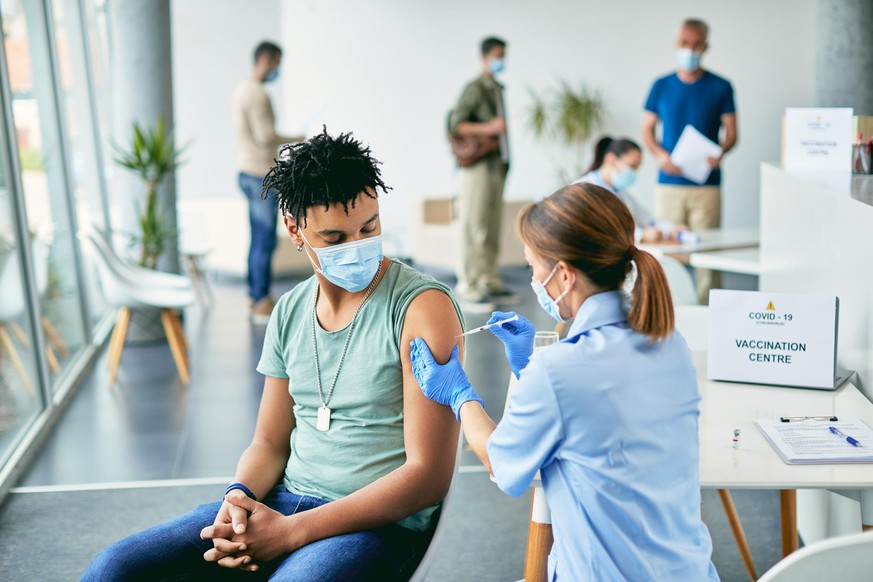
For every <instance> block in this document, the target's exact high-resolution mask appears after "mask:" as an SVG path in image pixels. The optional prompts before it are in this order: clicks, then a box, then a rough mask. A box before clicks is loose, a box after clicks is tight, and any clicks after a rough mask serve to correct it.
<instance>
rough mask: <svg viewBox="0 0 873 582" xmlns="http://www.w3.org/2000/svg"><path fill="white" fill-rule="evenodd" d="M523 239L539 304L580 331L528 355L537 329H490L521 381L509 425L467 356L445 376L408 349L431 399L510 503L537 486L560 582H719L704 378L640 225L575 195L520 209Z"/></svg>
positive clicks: (421, 348) (568, 192)
mask: <svg viewBox="0 0 873 582" xmlns="http://www.w3.org/2000/svg"><path fill="white" fill-rule="evenodd" d="M517 227H518V233H519V236H520V238H521V240H522V242H523V243H524V254H525V258H526V259H527V262H528V263H529V264H530V267H531V270H532V275H533V277H532V280H531V286H532V287H533V290H534V292H535V293H536V295H537V299H538V300H539V303H540V305H541V306H542V307H543V309H545V310H546V311H547V312H548V313H549V314H550V315H551V316H552V317H554V318H555V320H557V321H566V320H569V319H571V318H572V319H573V323H572V325H571V326H570V330H569V332H568V335H567V338H566V339H565V340H563V341H561V342H559V343H557V344H554V345H552V346H548V347H545V348H542V349H539V350H537V352H536V353H535V354H534V353H533V339H534V326H533V325H532V324H531V323H530V322H529V321H528V320H526V319H524V318H522V317H519V319H518V321H516V322H514V323H512V324H507V325H504V326H503V327H497V326H495V327H494V328H493V332H494V334H495V335H496V336H497V337H498V338H499V339H500V340H501V341H502V342H503V343H504V347H505V350H506V355H507V359H508V360H509V365H510V368H511V369H512V372H513V373H514V374H515V375H516V376H517V377H518V379H519V383H518V387H517V388H516V390H515V391H514V392H513V394H512V397H511V400H510V404H509V407H508V409H507V411H506V413H505V414H504V416H503V419H502V420H501V421H500V424H499V425H496V426H495V424H494V422H493V421H492V420H491V418H490V417H489V416H488V414H487V413H486V412H485V410H484V408H483V402H482V399H481V398H480V397H479V396H478V394H477V393H476V390H475V389H474V388H473V386H471V385H470V382H469V380H468V378H467V376H466V374H465V373H464V370H463V368H462V366H461V362H460V361H459V358H458V348H457V347H456V348H455V350H454V351H453V352H452V355H451V357H450V359H449V361H448V362H447V363H446V364H444V365H440V364H438V363H437V362H436V361H435V360H434V358H433V356H432V355H431V353H430V350H429V348H428V345H427V344H426V343H425V341H424V340H422V339H420V338H416V339H415V340H414V341H413V344H412V362H413V373H414V374H415V377H416V379H417V380H418V382H419V384H420V385H421V388H422V391H423V392H424V393H425V395H426V396H428V398H430V399H432V400H434V401H436V402H439V403H441V404H445V405H447V406H451V408H452V411H453V412H454V413H455V416H456V417H457V418H458V420H459V421H460V422H461V426H462V428H463V430H464V434H465V436H466V438H467V441H468V442H469V444H470V446H471V448H472V449H473V451H474V452H475V453H476V455H477V456H478V457H479V459H480V460H481V461H482V462H483V463H484V464H485V466H486V467H487V468H488V469H489V470H490V471H491V473H493V475H494V477H495V480H496V481H497V485H498V486H499V487H500V489H501V490H502V491H504V492H505V493H507V494H509V495H512V496H516V497H517V496H520V495H521V494H522V493H524V492H525V490H526V489H527V488H528V487H530V486H531V482H532V480H533V478H534V474H535V473H536V472H537V471H540V472H541V475H542V483H543V488H544V489H545V494H546V499H547V500H548V503H549V507H550V508H551V513H552V521H553V531H554V537H555V542H554V545H553V547H552V551H551V555H550V556H549V577H550V579H551V580H573V581H575V580H598V581H609V580H633V581H643V580H653V581H654V580H718V574H717V573H716V571H715V568H714V567H713V565H712V561H711V554H712V541H711V539H710V536H709V531H708V530H707V528H706V526H705V525H704V524H703V523H702V521H701V518H700V483H699V478H698V460H699V459H698V438H697V422H698V416H699V403H700V393H699V392H698V390H697V381H696V374H695V370H694V367H693V365H692V361H691V354H690V352H689V350H688V346H687V345H686V344H685V341H684V340H683V338H682V336H681V335H680V334H679V333H678V332H675V331H674V329H673V307H672V302H671V298H670V291H669V288H668V287H667V280H666V278H665V275H664V272H663V271H662V269H661V267H660V265H659V264H658V262H657V260H655V258H654V257H652V255H650V254H648V253H646V252H643V251H641V250H639V249H638V248H637V247H636V246H635V245H634V239H633V231H634V221H633V218H632V217H631V214H630V212H629V211H628V209H627V207H626V206H625V205H624V204H623V203H622V202H621V200H619V198H618V197H616V196H615V195H613V194H611V193H610V192H608V191H607V190H605V189H603V188H600V187H598V186H594V185H591V184H577V185H570V186H566V187H565V188H562V189H561V190H559V191H557V192H555V193H554V194H552V195H551V196H549V197H548V198H546V199H545V200H542V201H540V202H536V203H534V204H532V205H530V206H528V207H526V208H525V209H524V210H522V211H521V213H520V215H519V217H518V224H517ZM632 270H635V271H636V274H637V276H636V282H635V284H634V287H633V290H632V292H631V294H630V296H629V297H628V296H627V295H626V294H625V293H624V292H623V291H622V290H621V289H622V285H623V284H624V282H625V279H626V278H627V276H628V275H629V274H630V273H631V271H632ZM506 315H507V314H503V313H495V314H494V318H492V319H494V320H496V319H497V318H503V317H505V316H506Z"/></svg>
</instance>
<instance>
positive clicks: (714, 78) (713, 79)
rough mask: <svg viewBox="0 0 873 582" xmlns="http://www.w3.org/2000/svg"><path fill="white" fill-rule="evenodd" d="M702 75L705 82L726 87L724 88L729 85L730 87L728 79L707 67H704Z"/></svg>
mask: <svg viewBox="0 0 873 582" xmlns="http://www.w3.org/2000/svg"><path fill="white" fill-rule="evenodd" d="M703 75H704V79H706V82H707V83H709V84H711V85H713V86H716V87H721V88H726V89H730V87H731V82H730V81H728V80H727V79H726V78H724V77H722V76H721V75H718V74H716V73H713V72H712V71H710V70H709V69H706V70H705V71H704V73H703Z"/></svg>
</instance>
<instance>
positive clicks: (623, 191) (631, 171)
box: [573, 136, 686, 243]
mask: <svg viewBox="0 0 873 582" xmlns="http://www.w3.org/2000/svg"><path fill="white" fill-rule="evenodd" d="M642 161H643V152H642V150H641V149H640V146H639V145H637V144H636V143H635V142H633V141H631V140H629V139H626V138H621V139H612V138H611V137H608V136H607V137H602V138H600V140H599V141H598V142H597V145H595V146H594V162H593V163H592V164H591V167H590V168H589V169H588V173H587V174H585V175H584V176H582V177H581V178H579V179H578V180H576V181H575V182H573V183H574V184H582V183H589V184H594V185H595V186H600V187H601V188H606V189H607V190H609V191H610V192H612V193H613V194H615V195H616V196H618V197H619V198H621V200H622V201H623V202H624V203H625V204H626V205H627V207H628V208H629V209H630V211H631V214H632V215H633V217H634V222H635V223H636V228H635V230H634V238H635V239H636V242H643V243H653V242H662V241H670V240H673V241H675V240H678V238H679V233H680V232H682V231H684V230H686V227H685V226H684V225H681V224H679V225H676V224H673V223H672V222H670V221H668V220H659V219H656V218H655V217H654V216H652V215H651V214H650V213H649V211H648V210H646V209H645V208H644V207H643V205H642V204H640V203H639V202H638V201H637V200H636V199H635V198H634V197H633V196H631V195H630V194H629V193H628V192H627V189H628V188H630V187H631V186H632V185H633V183H634V182H635V181H636V179H637V170H638V169H639V167H640V164H642Z"/></svg>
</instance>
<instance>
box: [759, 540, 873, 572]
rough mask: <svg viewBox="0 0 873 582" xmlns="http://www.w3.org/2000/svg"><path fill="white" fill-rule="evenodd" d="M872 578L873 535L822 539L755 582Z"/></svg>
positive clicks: (776, 566) (800, 550) (801, 550)
mask: <svg viewBox="0 0 873 582" xmlns="http://www.w3.org/2000/svg"><path fill="white" fill-rule="evenodd" d="M871 579H873V532H870V531H868V532H864V533H860V534H852V535H847V536H840V537H836V538H831V539H827V540H823V541H820V542H817V543H814V544H811V545H809V546H806V547H805V548H801V549H799V550H797V551H796V552H794V553H793V554H791V555H790V556H788V557H787V558H785V559H783V560H782V561H780V562H778V563H777V564H776V565H775V566H773V567H772V568H770V569H769V570H767V572H766V573H765V574H764V575H763V576H761V578H760V579H759V582H821V581H822V580H833V581H835V582H836V581H839V582H869V580H871Z"/></svg>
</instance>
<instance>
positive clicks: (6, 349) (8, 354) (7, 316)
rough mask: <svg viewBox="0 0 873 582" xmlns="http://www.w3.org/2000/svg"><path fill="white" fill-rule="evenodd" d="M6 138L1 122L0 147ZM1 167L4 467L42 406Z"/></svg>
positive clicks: (0, 424) (0, 455)
mask: <svg viewBox="0 0 873 582" xmlns="http://www.w3.org/2000/svg"><path fill="white" fill-rule="evenodd" d="M6 143H7V142H6V136H5V135H2V127H0V150H2V149H3V148H5V147H6ZM2 153H4V152H2V151H0V154H2ZM2 159H3V160H5V159H6V158H5V155H3V157H2ZM3 170H4V168H3V167H2V164H0V297H2V300H0V467H2V466H3V465H4V463H5V461H6V459H7V458H8V457H9V455H10V454H11V452H12V450H13V449H14V447H15V444H16V443H17V441H18V440H19V438H20V436H21V435H22V434H23V433H24V431H25V430H26V429H27V428H28V427H29V426H30V424H31V422H32V421H33V419H34V418H35V417H36V415H37V414H38V413H39V412H40V410H41V409H42V398H40V396H39V394H40V383H39V376H38V373H37V362H36V357H35V352H34V341H33V334H32V333H31V328H30V319H29V317H28V310H27V304H28V301H27V292H26V291H25V288H24V273H23V269H22V264H21V260H20V256H21V255H20V253H21V249H19V248H18V238H17V237H16V235H15V222H16V220H15V212H14V210H13V209H14V206H13V200H12V194H11V191H10V188H9V182H8V180H7V173H6V172H5V171H3Z"/></svg>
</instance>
